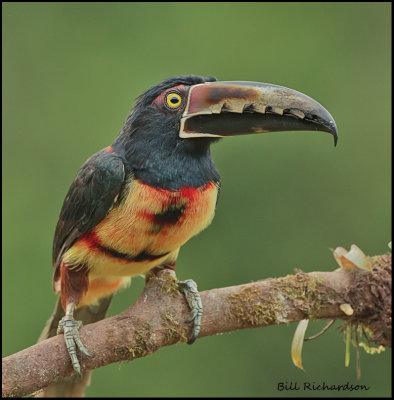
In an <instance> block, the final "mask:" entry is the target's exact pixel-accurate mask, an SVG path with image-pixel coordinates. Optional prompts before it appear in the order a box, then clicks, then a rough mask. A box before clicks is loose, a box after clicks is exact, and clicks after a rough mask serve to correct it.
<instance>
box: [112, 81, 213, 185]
mask: <svg viewBox="0 0 394 400" xmlns="http://www.w3.org/2000/svg"><path fill="white" fill-rule="evenodd" d="M215 81H216V78H215V77H202V76H197V75H181V76H178V77H173V78H168V79H165V80H164V81H162V82H160V83H158V84H157V85H154V86H152V87H151V88H149V89H148V90H146V91H145V92H144V93H142V94H141V95H140V96H139V97H138V98H137V100H136V103H135V105H134V107H133V109H132V110H131V112H130V114H129V115H128V117H127V119H126V121H125V124H124V126H123V129H122V130H121V132H120V134H119V136H118V138H117V139H116V140H115V142H114V143H113V146H115V147H119V146H120V147H121V150H122V152H123V153H124V154H125V157H126V160H127V162H128V164H129V165H130V168H131V170H132V171H133V173H134V174H135V175H136V176H137V177H139V178H141V179H142V180H144V181H145V182H146V183H150V184H154V185H155V186H163V187H168V188H178V187H180V186H188V185H193V186H196V185H201V184H203V183H204V182H205V181H207V180H216V181H217V180H218V179H219V174H218V172H217V171H216V168H215V167H214V165H213V162H212V160H211V157H210V153H209V145H210V143H211V142H213V141H216V140H218V138H201V139H200V140H188V139H183V138H181V137H180V136H179V129H180V120H181V117H182V114H183V112H184V110H185V106H186V103H187V98H188V93H189V89H190V87H191V86H193V85H197V84H200V83H205V82H215ZM202 170H204V171H202ZM206 170H209V171H211V172H209V171H208V172H207V171H206Z"/></svg>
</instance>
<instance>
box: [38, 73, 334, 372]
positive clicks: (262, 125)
mask: <svg viewBox="0 0 394 400" xmlns="http://www.w3.org/2000/svg"><path fill="white" fill-rule="evenodd" d="M278 131H323V132H328V133H331V134H332V135H333V136H334V141H335V144H336V141H337V129H336V125H335V122H334V120H333V118H332V117H331V115H330V114H329V113H328V111H327V110H326V109H325V108H324V107H322V106H321V105H320V104H319V103H317V102H316V101H315V100H313V99H311V98H310V97H308V96H306V95H304V94H302V93H299V92H297V91H295V90H291V89H288V88H285V87H281V86H277V85H272V84H266V83H258V82H241V81H240V82H238V81H236V82H218V81H216V79H215V78H213V77H208V78H204V77H200V76H195V75H188V76H179V77H175V78H169V79H166V80H164V81H163V82H161V83H159V84H157V85H155V86H153V87H151V88H150V89H148V90H147V91H145V92H144V93H143V94H142V95H141V96H139V97H138V99H137V101H136V104H135V106H134V107H133V109H132V110H131V112H130V114H129V115H128V117H127V118H126V121H125V123H124V126H123V129H122V130H121V131H120V133H119V135H118V137H117V138H116V139H115V141H114V142H113V143H112V145H110V146H108V147H107V148H105V149H103V150H101V151H99V152H98V153H96V154H94V155H93V156H92V157H90V158H89V159H88V160H87V161H86V162H85V164H83V165H82V167H81V169H80V170H79V171H78V173H77V175H76V177H75V179H74V181H73V183H72V184H71V187H70V189H69V191H68V193H67V196H66V198H65V200H64V203H63V207H62V209H61V212H60V217H59V220H58V223H57V226H56V232H55V237H54V242H53V267H54V274H53V288H54V290H55V292H59V293H60V301H58V304H57V306H56V309H55V313H54V314H53V316H52V318H51V319H50V321H48V324H47V327H46V329H45V330H44V332H43V334H42V336H41V339H43V338H46V337H49V336H53V335H55V334H56V333H60V332H64V337H65V341H66V346H67V349H68V352H69V354H70V357H71V361H72V364H73V367H74V369H75V371H76V372H78V373H79V374H80V373H81V370H80V365H79V362H78V358H77V356H76V348H77V347H78V348H79V349H80V350H81V351H82V353H84V354H86V355H88V356H92V355H91V354H90V353H89V351H88V350H87V349H86V348H85V346H84V345H83V344H82V342H81V340H80V338H79V335H78V329H79V327H80V326H81V324H82V322H83V323H85V324H86V323H91V322H95V321H97V320H100V319H102V318H104V317H105V314H106V311H107V309H108V305H109V302H110V300H111V296H112V294H113V293H114V292H116V291H117V290H118V289H120V288H122V287H124V286H126V285H127V284H128V283H129V281H130V278H131V277H132V276H136V275H140V274H147V273H149V271H152V270H154V269H155V268H171V269H174V268H175V263H176V259H177V256H178V252H179V249H180V247H181V246H182V245H183V244H184V243H186V242H187V241H188V240H189V239H190V238H191V237H192V236H194V235H196V234H198V233H199V232H200V231H202V230H203V229H204V228H206V227H207V226H208V225H209V224H210V223H211V221H212V219H213V216H214V212H215V207H216V203H217V198H218V195H219V189H220V175H219V172H218V171H217V169H216V167H215V164H214V162H213V160H212V158H211V155H210V145H211V143H213V142H215V141H217V140H218V139H219V138H222V137H226V136H233V135H243V134H251V133H264V132H278ZM180 288H181V290H183V291H184V292H185V296H186V299H187V300H188V303H189V306H190V308H191V313H192V318H191V319H192V320H193V321H194V331H193V336H192V338H191V339H190V341H189V342H190V343H192V342H193V341H194V339H195V338H196V337H197V335H198V332H199V329H200V319H201V313H202V306H201V302H200V299H199V294H198V291H197V288H196V286H195V284H194V282H193V281H191V280H187V281H185V282H183V283H181V284H180ZM77 319H81V320H82V321H78V320H77Z"/></svg>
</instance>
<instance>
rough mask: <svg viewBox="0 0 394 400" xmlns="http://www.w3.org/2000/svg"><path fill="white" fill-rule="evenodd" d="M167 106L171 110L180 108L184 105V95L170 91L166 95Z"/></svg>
mask: <svg viewBox="0 0 394 400" xmlns="http://www.w3.org/2000/svg"><path fill="white" fill-rule="evenodd" d="M165 103H166V106H167V107H168V108H170V109H171V110H173V109H176V108H179V107H180V106H181V105H182V96H181V95H180V94H179V93H176V92H170V93H168V94H167V96H166V100H165Z"/></svg>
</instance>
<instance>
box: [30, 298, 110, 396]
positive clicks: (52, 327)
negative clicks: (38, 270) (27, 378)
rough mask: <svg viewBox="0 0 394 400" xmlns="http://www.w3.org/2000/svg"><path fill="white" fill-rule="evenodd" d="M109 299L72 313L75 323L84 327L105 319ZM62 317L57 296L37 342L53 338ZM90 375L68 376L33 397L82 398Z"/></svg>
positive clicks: (62, 312) (61, 308) (86, 373)
mask: <svg viewBox="0 0 394 400" xmlns="http://www.w3.org/2000/svg"><path fill="white" fill-rule="evenodd" d="M111 299H112V295H111V296H108V297H105V298H103V299H101V300H99V302H98V303H97V304H95V305H89V306H83V307H80V308H77V309H76V310H75V312H74V318H75V319H76V320H77V321H78V320H79V321H82V322H83V324H84V325H87V324H91V323H93V322H97V321H100V320H101V319H103V318H105V315H106V314H107V311H108V307H109V305H110V303H111ZM63 317H64V310H63V307H62V304H61V302H60V296H59V297H58V299H57V302H56V306H55V310H54V312H53V314H52V315H51V317H50V318H49V320H48V322H47V323H46V325H45V327H44V330H43V331H42V333H41V335H40V337H39V338H38V342H41V341H43V340H45V339H48V338H50V337H52V336H55V335H56V334H57V333H56V331H57V327H58V325H59V321H60V320H61V319H62V318H63ZM70 362H71V361H70ZM91 375H92V371H86V372H85V373H84V374H83V376H82V378H80V377H79V376H78V375H74V376H70V377H68V378H66V379H64V380H63V381H62V382H59V383H56V384H54V385H51V386H48V387H47V388H45V389H43V390H40V391H38V392H36V393H35V396H34V397H83V396H84V393H85V390H86V388H87V387H88V386H89V384H90V377H91Z"/></svg>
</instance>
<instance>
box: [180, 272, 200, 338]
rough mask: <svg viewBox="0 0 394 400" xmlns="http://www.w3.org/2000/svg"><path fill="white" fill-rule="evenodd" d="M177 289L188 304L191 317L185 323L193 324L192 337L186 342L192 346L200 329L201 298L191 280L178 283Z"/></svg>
mask: <svg viewBox="0 0 394 400" xmlns="http://www.w3.org/2000/svg"><path fill="white" fill-rule="evenodd" d="M178 288H179V290H181V291H182V292H183V293H184V294H185V297H186V301H187V303H188V304H189V307H190V311H191V317H190V318H189V319H188V320H186V321H185V323H187V324H189V323H191V322H194V327H193V335H192V337H191V338H190V340H189V341H188V342H187V343H188V344H192V343H194V341H195V340H196V339H197V336H198V334H199V333H200V328H201V317H202V303H201V297H200V294H199V293H198V290H197V284H196V282H194V281H193V280H192V279H187V280H185V281H182V282H179V284H178Z"/></svg>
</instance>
